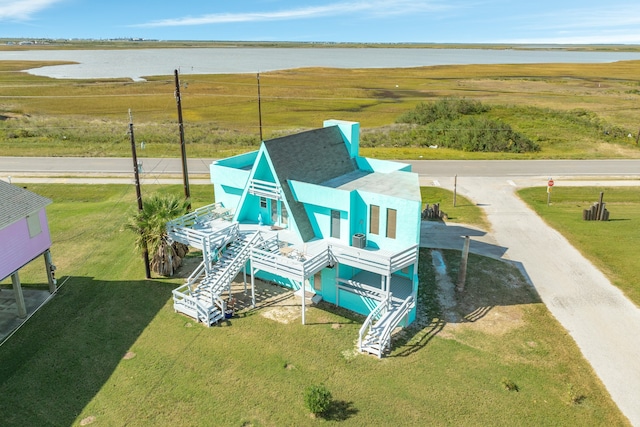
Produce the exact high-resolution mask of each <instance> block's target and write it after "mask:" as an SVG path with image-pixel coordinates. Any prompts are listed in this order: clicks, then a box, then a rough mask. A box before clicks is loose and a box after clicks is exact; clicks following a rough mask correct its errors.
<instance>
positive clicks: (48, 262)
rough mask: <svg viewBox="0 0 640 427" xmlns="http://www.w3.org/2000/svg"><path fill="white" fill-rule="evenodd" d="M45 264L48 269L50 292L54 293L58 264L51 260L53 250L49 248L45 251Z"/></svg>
mask: <svg viewBox="0 0 640 427" xmlns="http://www.w3.org/2000/svg"><path fill="white" fill-rule="evenodd" d="M44 266H45V269H46V270H47V280H48V282H49V293H50V294H52V293H54V292H55V291H56V289H57V287H56V284H57V281H56V276H55V271H56V266H55V265H53V262H51V252H50V251H49V249H47V250H46V251H44Z"/></svg>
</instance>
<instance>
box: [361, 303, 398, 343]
mask: <svg viewBox="0 0 640 427" xmlns="http://www.w3.org/2000/svg"><path fill="white" fill-rule="evenodd" d="M390 299H391V294H389V296H388V297H385V299H383V300H382V301H380V303H378V305H377V306H376V307H375V308H374V309H373V310H372V311H371V313H369V315H368V316H367V318H366V319H365V321H364V323H363V324H362V326H361V327H360V332H359V336H358V349H359V350H360V351H362V342H363V341H364V338H365V337H366V336H367V333H369V330H370V329H371V327H372V326H373V322H374V321H375V320H378V319H379V318H381V317H382V316H383V315H384V314H385V313H386V312H387V310H388V309H389V300H390Z"/></svg>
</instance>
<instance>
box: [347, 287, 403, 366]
mask: <svg viewBox="0 0 640 427" xmlns="http://www.w3.org/2000/svg"><path fill="white" fill-rule="evenodd" d="M414 305H415V302H414V298H413V296H412V295H410V296H409V297H408V298H407V299H405V300H398V299H394V298H393V296H392V295H390V296H389V298H387V299H384V300H382V301H381V302H380V303H379V304H378V305H377V306H376V308H375V309H373V311H371V313H369V316H367V319H366V320H365V322H364V323H363V325H362V327H361V328H360V336H359V338H358V349H359V350H360V352H361V353H370V354H375V355H376V356H378V358H381V357H382V356H383V354H385V353H386V352H387V351H389V350H390V349H391V333H392V332H393V330H394V329H395V328H396V327H397V326H398V325H399V324H400V322H401V321H402V320H403V319H404V318H405V317H406V316H407V315H408V314H409V312H410V311H411V310H412V309H413V307H414Z"/></svg>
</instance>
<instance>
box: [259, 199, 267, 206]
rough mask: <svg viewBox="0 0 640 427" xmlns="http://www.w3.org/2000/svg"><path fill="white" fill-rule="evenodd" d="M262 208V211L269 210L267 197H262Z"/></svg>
mask: <svg viewBox="0 0 640 427" xmlns="http://www.w3.org/2000/svg"><path fill="white" fill-rule="evenodd" d="M260 207H261V208H262V209H266V208H267V198H266V197H260Z"/></svg>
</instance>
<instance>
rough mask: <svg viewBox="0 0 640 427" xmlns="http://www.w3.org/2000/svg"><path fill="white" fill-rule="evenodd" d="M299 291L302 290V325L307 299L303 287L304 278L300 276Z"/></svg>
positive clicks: (305, 290)
mask: <svg viewBox="0 0 640 427" xmlns="http://www.w3.org/2000/svg"><path fill="white" fill-rule="evenodd" d="M300 289H301V290H302V324H303V325H304V320H305V319H304V312H305V311H306V310H305V300H306V299H307V289H306V287H305V285H304V276H302V280H301V281H300Z"/></svg>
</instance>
